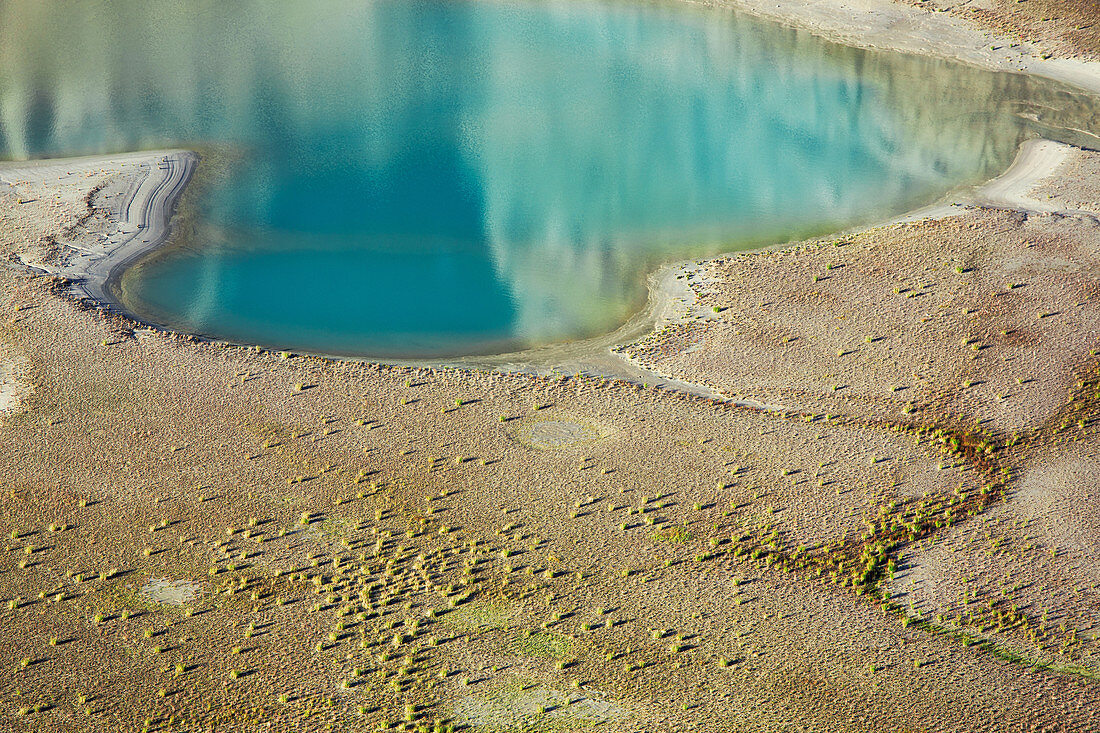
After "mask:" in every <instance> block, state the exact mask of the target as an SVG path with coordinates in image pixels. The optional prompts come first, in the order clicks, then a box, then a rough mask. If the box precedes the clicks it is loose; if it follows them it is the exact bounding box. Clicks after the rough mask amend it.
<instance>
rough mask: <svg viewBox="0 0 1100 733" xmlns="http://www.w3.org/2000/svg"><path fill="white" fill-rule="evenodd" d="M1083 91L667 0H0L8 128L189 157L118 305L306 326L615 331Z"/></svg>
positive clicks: (43, 149)
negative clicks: (198, 162)
mask: <svg viewBox="0 0 1100 733" xmlns="http://www.w3.org/2000/svg"><path fill="white" fill-rule="evenodd" d="M1082 99H1083V98H1082V97H1078V96H1076V95H1075V94H1074V93H1072V92H1071V91H1070V90H1068V89H1067V88H1064V87H1061V86H1059V85H1056V84H1054V83H1051V82H1040V81H1035V80H1033V79H1029V78H1026V77H1022V76H1014V75H1006V74H993V73H987V72H982V71H977V70H974V69H969V68H965V67H962V66H959V65H955V64H950V63H947V62H944V61H939V60H934V59H928V58H912V57H905V56H900V55H894V54H884V53H871V52H866V51H860V50H855V49H850V48H846V47H843V46H838V45H834V44H830V43H826V42H824V41H821V40H819V39H817V38H815V37H812V36H810V35H808V34H805V33H802V32H798V31H795V30H791V29H788V28H783V27H780V26H778V25H774V24H769V23H763V22H759V21H756V20H752V19H749V18H746V17H744V16H742V15H738V14H735V13H733V12H730V11H727V10H721V9H714V8H702V7H696V6H692V5H683V4H680V3H675V2H656V3H646V2H640V1H639V2H615V1H612V0H585V1H581V0H530V2H501V1H496V0H480V1H477V2H464V1H461V0H446V1H445V0H346V1H345V0H323V1H322V0H295V2H292V3H279V4H275V5H272V4H270V3H267V2H239V3H238V2H234V3H225V2H215V1H214V0H172V1H171V2H166V1H164V0H97V1H92V0H73V1H72V2H64V3H62V2H57V3H54V2H41V0H25V1H24V0H16V1H8V2H0V153H2V154H3V155H4V156H6V157H16V158H21V157H36V156H57V155H71V154H83V153H95V152H113V151H123V150H132V149H143V148H155V147H168V146H173V147H174V146H194V147H196V148H198V149H199V150H201V151H202V152H203V153H204V155H205V157H206V159H205V162H204V164H203V165H202V166H201V169H200V170H201V172H200V177H199V179H198V180H197V181H196V183H195V184H194V186H193V189H192V192H193V195H192V196H191V200H190V201H189V202H188V209H187V212H186V214H187V216H186V217H185V226H183V227H181V232H180V235H179V237H178V241H177V242H176V243H175V244H174V245H173V246H170V247H168V248H165V249H164V250H161V251H160V252H157V253H155V254H153V255H152V256H150V257H148V258H146V259H145V260H144V261H142V262H140V263H139V264H138V265H136V266H135V267H133V268H131V269H130V270H129V271H127V272H126V274H125V275H124V276H123V277H122V278H121V280H120V282H119V285H118V297H119V299H120V300H121V302H122V303H123V304H124V305H125V306H126V307H127V308H128V309H130V310H131V311H133V312H134V313H136V314H138V315H139V316H141V317H143V318H146V319H148V320H150V321H153V322H156V323H161V324H165V325H169V326H172V327H175V328H179V329H182V330H186V331H191V332H196V333H200V334H206V335H212V336H217V337H222V338H229V339H234V340H239V341H245V342H250V343H259V344H263V345H266V346H272V347H279V348H292V349H299V350H312V351H319V352H325V353H337V354H355V355H369V356H378V357H398V356H400V357H417V356H419V357H426V356H456V355H462V354H475V353H489V352H500V351H505V350H513V349H519V348H524V347H529V346H535V345H540V344H546V343H552V342H560V341H564V340H571V339H578V338H583V337H588V336H592V335H596V334H600V333H607V332H609V331H611V330H613V329H615V328H616V327H617V326H619V325H620V324H621V323H623V322H624V321H625V320H626V319H627V318H628V317H629V316H630V315H631V314H632V313H634V312H636V311H637V310H638V309H639V308H640V307H641V306H642V305H643V304H644V300H645V295H646V289H645V278H646V275H647V273H649V272H652V271H653V269H655V268H656V267H657V266H659V265H660V264H661V263H662V262H667V261H671V260H680V259H685V258H689V257H699V256H704V255H708V254H716V253H719V252H723V251H730V250H734V249H738V248H744V247H748V246H753V245H758V244H761V243H765V242H771V241H781V240H785V239H788V238H791V237H798V236H802V235H805V234H808V233H819V232H826V231H830V230H836V229H838V228H842V227H844V226H847V225H851V224H854V223H858V222H864V221H869V220H874V219H877V218H880V217H883V216H886V215H888V214H891V213H897V212H901V211H903V210H905V209H907V208H910V207H913V206H915V205H917V204H919V203H923V202H927V201H930V200H932V199H934V198H936V197H938V196H940V195H942V194H943V193H944V192H946V191H948V190H949V189H951V188H954V187H956V186H959V185H961V184H965V183H972V182H976V181H978V180H981V179H983V178H988V177H990V176H992V175H995V174H997V173H999V172H1000V171H1001V170H1002V169H1003V168H1005V167H1006V166H1007V165H1008V163H1009V162H1010V160H1011V158H1012V156H1013V155H1014V153H1015V149H1016V147H1017V145H1018V144H1019V143H1020V142H1021V141H1022V140H1023V139H1025V138H1026V137H1029V136H1034V135H1035V134H1036V132H1037V131H1038V132H1044V133H1045V134H1047V135H1052V134H1053V135H1054V136H1057V135H1058V129H1059V128H1061V127H1074V126H1078V127H1080V126H1081V125H1082V124H1084V123H1082V122H1081V120H1080V119H1079V118H1080V117H1081V116H1082V115H1084V114H1085V113H1084V112H1082V110H1087V109H1089V106H1088V104H1086V103H1085V102H1083V101H1082Z"/></svg>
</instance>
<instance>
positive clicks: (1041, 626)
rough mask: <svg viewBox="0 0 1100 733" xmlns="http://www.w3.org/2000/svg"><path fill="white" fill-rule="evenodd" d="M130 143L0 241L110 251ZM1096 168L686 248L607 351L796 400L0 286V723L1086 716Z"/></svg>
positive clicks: (62, 258) (975, 726)
mask: <svg viewBox="0 0 1100 733" xmlns="http://www.w3.org/2000/svg"><path fill="white" fill-rule="evenodd" d="M135 160H137V159H123V160H118V161H102V160H95V161H92V160H88V161H83V162H82V163H74V162H64V163H59V164H54V165H59V166H61V167H62V168H65V170H57V171H52V170H51V172H50V174H49V175H45V174H43V173H42V171H41V170H39V171H37V172H35V173H34V175H30V174H29V173H28V172H27V169H26V167H23V168H22V172H20V171H17V170H16V169H14V168H13V167H7V168H4V169H2V170H0V179H2V180H4V181H9V182H11V181H14V180H17V179H18V180H20V181H23V182H22V183H20V184H19V185H17V186H14V187H13V186H10V185H5V184H0V243H2V244H3V252H4V253H5V256H8V255H10V258H9V259H13V260H16V261H17V263H35V264H37V265H40V266H44V267H47V268H51V267H52V268H57V269H59V270H60V269H62V268H63V267H64V265H65V263H66V262H67V261H71V259H70V258H71V257H72V256H73V247H74V246H76V247H79V246H82V243H85V242H87V241H89V237H90V238H91V240H90V241H100V240H101V239H102V237H101V236H97V235H106V234H110V233H111V231H112V226H113V218H112V216H111V214H110V211H111V202H112V200H113V199H115V198H118V197H119V195H120V193H121V192H124V191H125V190H126V188H127V185H126V182H127V181H128V180H129V178H128V177H127V176H128V173H127V171H126V170H124V168H125V167H126V166H131V167H132V166H133V165H134V163H135ZM1098 167H1100V156H1098V155H1096V154H1086V153H1082V152H1079V151H1070V152H1069V153H1068V154H1067V155H1066V156H1065V158H1064V159H1063V161H1062V163H1061V165H1060V167H1059V169H1058V170H1057V171H1056V173H1057V175H1056V176H1055V177H1054V178H1051V179H1049V180H1045V181H1033V182H1031V183H1029V184H1028V185H1029V186H1031V185H1032V184H1035V185H1037V188H1034V189H1033V190H1028V191H1026V192H1024V194H1023V200H1024V202H1025V203H1027V202H1028V201H1030V202H1036V201H1037V202H1040V203H1042V202H1046V204H1047V205H1045V206H1042V207H1039V206H1034V207H1031V208H1035V209H1036V211H1031V212H1028V211H1009V210H1001V209H996V208H988V207H974V208H970V209H960V210H958V211H957V212H956V213H955V215H953V216H951V217H949V218H946V219H943V220H939V221H924V222H916V223H903V224H897V225H892V226H888V227H884V228H879V229H875V230H872V231H869V232H865V233H861V234H855V235H851V236H845V237H843V238H839V239H836V240H832V239H830V240H827V241H819V242H807V243H803V244H801V245H798V246H795V247H792V248H790V249H787V250H784V251H772V252H765V253H757V254H751V255H742V256H737V257H728V258H722V259H718V260H715V261H712V262H707V263H701V264H698V265H696V266H693V267H691V268H689V269H687V270H686V271H685V272H684V273H683V274H684V279H685V281H686V284H688V285H689V286H690V288H691V292H692V293H694V294H695V297H697V301H696V302H695V303H694V305H693V308H692V313H693V314H694V317H693V318H691V319H688V320H681V321H676V322H670V323H668V324H667V326H666V327H664V328H662V329H661V330H660V331H659V332H657V333H655V334H654V335H653V336H652V337H649V338H647V339H645V340H643V341H641V342H639V343H638V344H635V345H632V346H630V347H627V348H626V349H625V350H624V351H625V352H626V354H628V355H629V356H630V357H631V358H632V359H634V360H637V361H638V362H640V363H642V364H643V365H644V366H647V367H652V368H654V369H656V370H658V371H661V372H665V373H668V374H671V375H674V376H677V377H679V378H681V379H683V380H686V381H691V382H698V383H702V384H706V385H709V386H712V387H714V388H716V389H717V390H719V391H720V392H723V393H726V394H728V395H737V396H742V397H747V398H751V399H753V400H756V401H759V402H767V403H773V404H777V405H779V406H781V407H783V408H786V409H785V410H782V411H761V410H754V409H748V408H744V407H737V406H735V405H733V404H730V403H723V402H721V401H718V400H707V399H702V398H698V397H691V396H687V395H684V394H677V393H674V392H671V391H666V390H658V389H652V388H646V387H642V386H640V385H633V384H627V383H624V382H617V381H613V380H601V379H593V378H564V377H563V378H545V377H542V378H540V377H532V376H526V375H520V374H501V373H493V372H478V371H459V370H447V369H414V368H399V367H380V366H375V365H366V364H356V363H344V362H334V361H325V360H320V359H314V358H309V357H301V356H290V357H288V358H283V356H282V355H279V354H272V353H266V352H261V351H257V350H254V349H249V348H245V347H231V346H230V347H227V346H220V345H217V344H207V343H199V342H196V341H194V340H192V339H190V338H187V337H182V336H173V335H171V334H164V333H159V332H155V331H152V330H150V329H146V328H143V327H141V326H140V325H139V324H134V323H131V322H127V321H125V320H123V319H121V318H118V317H115V316H111V315H108V314H106V313H103V312H101V311H99V310H95V309H90V308H86V307H84V306H81V305H80V304H77V303H75V302H73V301H72V300H70V299H69V298H67V297H66V296H65V295H64V292H66V291H67V288H66V287H65V284H64V283H62V282H59V281H58V280H56V279H54V278H50V277H44V276H40V277H30V276H28V275H27V274H25V273H24V272H21V271H16V270H14V269H13V270H4V269H0V365H2V366H0V378H2V381H3V383H4V384H5V385H16V384H17V385H18V386H17V387H14V388H13V387H5V390H6V392H5V393H11V392H14V391H15V390H18V394H19V400H18V403H17V404H16V403H15V402H11V401H10V400H9V405H8V407H7V408H6V409H5V410H4V412H3V414H2V417H0V444H2V445H4V447H5V449H4V450H3V451H0V490H2V491H3V492H4V498H3V501H2V502H0V512H2V514H0V530H2V535H0V536H3V537H4V544H3V550H4V552H2V553H0V601H2V604H3V605H2V606H0V614H2V615H3V622H4V623H3V625H2V626H0V660H7V661H3V662H2V663H6V664H8V665H9V666H8V668H7V671H6V672H5V673H4V674H3V675H0V728H3V729H10V730H92V731H94V730H103V731H108V730H110V731H113V730H140V729H148V730H253V729H272V730H323V729H333V730H348V729H364V730H375V729H391V730H392V729H404V730H448V729H451V728H456V729H457V728H462V727H470V728H473V729H481V730H578V729H587V728H590V727H595V728H596V729H598V730H612V731H638V730H653V731H666V730H705V731H781V730H782V731H786V730H791V731H796V730H808V731H897V732H899V733H900V732H902V731H941V730H942V731H959V730H966V731H982V730H990V731H994V730H996V731H1001V730H1003V731H1017V730H1081V731H1085V730H1096V729H1097V728H1100V685H1098V684H1097V682H1096V677H1097V675H1098V674H1100V646H1098V640H1097V633H1098V628H1097V625H1098V624H1100V617H1098V615H1097V609H1098V599H1097V584H1098V582H1100V577H1098V567H1100V566H1098V564H1097V560H1098V559H1100V558H1098V555H1097V546H1098V544H1097V533H1098V531H1100V516H1098V514H1097V512H1098V511H1100V510H1098V509H1097V502H1096V498H1097V497H1096V489H1095V486H1096V483H1097V481H1096V478H1097V473H1098V471H1100V460H1098V458H1097V448H1098V445H1097V443H1098V441H1100V437H1098V436H1097V433H1096V428H1097V426H1098V425H1100V381H1098V374H1097V368H1096V363H1095V361H1094V358H1093V355H1092V353H1091V352H1092V351H1093V350H1094V349H1095V348H1097V346H1096V344H1097V333H1096V330H1097V328H1098V327H1100V326H1098V323H1100V319H1098V317H1097V316H1098V314H1097V312H1096V308H1097V307H1098V306H1097V292H1096V282H1097V275H1098V272H1097V268H1098V265H1100V263H1098V262H1097V255H1096V252H1097V245H1098V244H1100V242H1098V238H1100V227H1098V226H1097V222H1096V220H1095V217H1094V215H1093V214H1092V213H1091V212H1095V211H1097V209H1098V208H1100V207H1098V206H1097V202H1098V201H1100V190H1098V187H1097V184H1096V183H1095V181H1096V180H1097V173H1098V172H1100V171H1098ZM55 173H56V177H55ZM1024 180H1026V177H1025V179H1024ZM1016 193H1019V192H1016ZM1025 208H1028V207H1025ZM1040 208H1042V209H1054V210H1055V211H1053V212H1051V211H1042V212H1041V211H1038V209H1040ZM66 243H68V244H66Z"/></svg>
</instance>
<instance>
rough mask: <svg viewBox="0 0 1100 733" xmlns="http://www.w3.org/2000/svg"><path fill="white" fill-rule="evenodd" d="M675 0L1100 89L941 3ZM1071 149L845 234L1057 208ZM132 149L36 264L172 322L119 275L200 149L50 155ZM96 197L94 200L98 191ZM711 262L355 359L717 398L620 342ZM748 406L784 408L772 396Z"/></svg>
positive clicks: (1026, 161) (1093, 68)
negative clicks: (577, 311)
mask: <svg viewBox="0 0 1100 733" xmlns="http://www.w3.org/2000/svg"><path fill="white" fill-rule="evenodd" d="M676 1H677V2H685V3H694V4H706V5H717V6H721V7H727V8H730V9H732V10H735V11H737V12H744V13H747V14H750V15H754V16H757V17H761V18H765V19H767V20H771V21H773V22H780V23H783V24H786V25H791V26H795V27H798V28H801V29H803V30H805V31H807V32H810V33H813V34H815V35H819V36H822V37H824V38H827V39H828V40H831V41H834V42H839V43H843V44H846V45H850V46H858V47H863V48H873V49H880V50H889V51H895V52H902V53H919V54H923V55H930V56H936V57H941V58H947V59H951V60H955V61H959V62H962V63H966V64H970V65H976V66H980V67H984V68H988V69H993V70H998V71H1011V72H1017V73H1028V74H1036V75H1040V76H1044V77H1047V78H1051V79H1055V80H1057V81H1062V82H1067V83H1071V84H1074V85H1076V86H1079V87H1081V88H1083V89H1085V90H1088V91H1092V92H1100V63H1095V62H1083V61H1076V60H1072V59H1057V58H1054V59H1043V58H1040V57H1039V56H1036V55H1034V54H1032V53H1031V52H1030V50H1029V47H1027V46H1026V45H1021V44H1016V43H1012V42H1009V41H1007V40H1004V39H1000V43H1001V46H997V44H996V43H992V44H991V39H992V40H994V41H997V40H998V39H999V37H998V36H996V34H994V33H993V32H991V31H987V30H984V29H982V28H980V27H979V26H977V25H975V24H973V23H970V22H967V21H963V20H961V19H958V18H954V17H951V16H948V15H946V14H943V13H933V12H929V11H926V10H921V9H918V8H914V7H911V6H907V5H901V4H899V3H897V2H894V1H893V0H846V1H845V2H841V0H782V2H780V3H774V2H768V3H764V2H761V0H676ZM1074 149H1075V148H1072V147H1071V146H1068V145H1065V144H1062V143H1056V142H1052V141H1048V140H1042V139H1038V140H1031V141H1028V142H1026V143H1024V145H1023V146H1021V148H1020V151H1019V152H1018V154H1017V157H1016V159H1015V160H1014V162H1013V163H1012V165H1011V166H1010V168H1009V169H1008V170H1007V171H1006V172H1005V173H1003V174H1002V175H1000V176H998V177H996V178H994V179H992V180H991V181H989V182H987V183H985V184H983V185H980V186H977V187H974V188H969V189H964V190H959V191H956V192H953V193H952V194H949V196H948V197H946V198H944V199H942V200H941V201H939V202H936V203H933V204H931V205H930V206H926V207H923V208H920V209H917V210H916V211H913V212H909V213H907V214H905V215H903V216H901V217H898V218H895V219H893V220H888V221H882V222H877V223H872V224H870V225H865V226H859V227H857V228H855V229H853V230H851V231H849V232H838V233H837V234H846V233H854V232H856V231H868V230H872V229H876V228H878V227H881V226H887V225H891V224H899V223H906V222H915V221H920V220H924V219H939V218H944V217H948V216H953V215H957V214H961V213H963V212H964V211H966V210H967V209H969V208H997V209H1008V210H1016V211H1021V212H1024V213H1059V212H1057V211H1054V210H1052V209H1051V208H1050V207H1049V205H1047V204H1045V203H1044V202H1040V201H1038V200H1036V199H1031V198H1029V197H1028V196H1027V193H1028V191H1029V190H1030V189H1031V188H1032V187H1033V186H1034V185H1036V184H1037V183H1038V182H1039V181H1040V180H1042V179H1044V178H1048V177H1050V176H1052V175H1055V174H1056V172H1057V170H1058V168H1059V167H1060V166H1061V165H1062V163H1063V162H1064V161H1065V160H1066V159H1067V157H1069V154H1070V151H1072V150H1074ZM124 160H125V161H127V162H129V163H131V164H132V163H134V162H135V161H137V170H136V171H134V172H132V173H131V174H130V175H133V176H134V178H133V180H132V182H131V184H130V187H129V190H128V191H127V193H126V196H125V198H124V201H123V203H122V204H120V205H118V206H117V207H112V208H114V212H113V213H114V215H115V216H116V217H117V222H118V228H117V231H116V232H114V233H112V234H111V235H109V236H107V237H106V239H105V240H104V241H102V242H89V241H86V239H85V240H82V241H81V242H80V243H79V244H80V246H76V247H73V249H76V250H79V252H80V254H77V255H76V256H74V257H71V258H70V259H69V261H68V262H67V263H66V264H65V265H64V266H63V267H58V268H54V267H35V266H30V269H32V270H35V271H38V272H47V273H50V274H55V275H59V276H61V277H64V278H66V279H68V280H70V281H71V282H72V288H71V292H72V294H73V295H74V296H76V297H78V298H86V299H89V300H91V301H94V302H95V303H96V304H98V305H99V306H101V307H104V308H106V309H107V310H110V311H112V312H115V313H118V314H120V315H123V316H125V317H127V318H129V319H131V320H135V321H138V322H143V323H147V324H148V325H152V326H155V327H158V328H164V327H163V326H162V325H161V324H156V323H151V322H148V321H144V320H143V319H141V318H139V317H138V316H137V315H136V314H133V313H131V312H129V311H128V310H127V309H126V308H125V306H124V305H122V304H121V303H119V302H118V300H117V298H116V297H115V296H114V293H113V292H112V286H113V285H114V284H115V283H116V282H117V279H118V277H119V276H120V274H121V273H122V271H123V270H125V268H126V267H127V266H129V265H130V264H132V263H133V262H134V261H135V260H136V259H138V258H140V257H142V256H144V255H145V254H147V253H148V252H150V251H152V250H153V249H156V248H158V247H161V246H164V245H165V244H167V243H168V242H169V240H170V236H171V233H172V218H173V215H174V213H175V208H176V206H177V204H178V201H179V197H180V195H181V194H182V192H183V190H184V188H185V187H186V185H187V183H188V182H189V181H190V179H191V176H192V175H193V173H194V171H195V167H196V165H197V163H198V161H199V156H198V155H197V154H195V153H194V152H191V151H185V150H170V151H156V152H149V153H134V154H128V155H123V156H101V157H96V158H72V159H54V160H50V161H41V163H42V164H54V165H57V166H69V167H72V166H77V165H81V164H83V165H89V166H90V165H96V166H104V165H111V164H115V163H118V162H119V161H124ZM12 165H15V166H18V165H24V166H33V165H35V164H34V163H29V164H12ZM6 167H7V164H0V179H2V178H3V176H4V173H5V168H6ZM88 203H89V206H93V202H92V201H91V200H90V199H89V202H88ZM790 244H792V243H790V242H778V243H776V244H774V245H771V246H770V247H766V248H763V249H782V248H785V247H787V246H789V245H790ZM707 259H710V258H707ZM705 261H706V260H699V261H688V262H679V263H671V264H669V265H666V266H665V267H663V268H661V269H660V270H658V271H657V272H655V273H653V274H652V275H651V276H650V278H649V297H648V301H647V305H646V307H645V308H644V309H643V310H642V311H641V312H639V313H638V314H637V315H635V316H634V317H633V318H631V319H630V320H629V321H628V322H627V323H626V324H624V325H623V326H622V327H620V328H619V329H617V330H616V331H614V332H612V333H610V334H605V335H604V336H600V337H596V338H592V339H586V340H583V341H578V342H572V343H566V344H559V345H553V346H547V347H540V348H534V349H529V350H524V351H520V352H512V353H506V354H499V355H492V356H470V357H454V358H446V359H409V360H401V359H378V358H371V357H366V356H365V357H357V358H355V360H356V361H368V362H374V363H385V364H394V365H402V366H421V367H428V368H446V367H452V368H460V369H482V368H489V369H499V370H503V371H512V372H523V373H530V374H554V373H587V374H592V375H598V376H606V377H616V378H625V379H627V380H629V381H635V382H646V383H649V384H653V385H655V386H659V387H667V388H671V389H676V390H679V391H686V392H690V393H693V394H697V395H700V396H706V397H711V398H713V397H716V396H718V395H717V394H716V393H715V392H714V390H712V389H710V388H708V387H705V386H703V385H697V384H690V383H686V382H682V381H680V380H675V379H673V378H671V377H669V376H667V375H662V374H659V373H657V372H654V371H652V370H650V369H648V368H646V367H644V366H643V365H641V364H638V363H635V362H633V361H632V360H630V359H629V358H627V357H626V356H625V355H623V354H621V353H617V349H616V347H618V346H623V345H626V344H628V343H630V342H631V341H633V340H635V339H638V338H640V337H642V336H644V335H646V334H647V333H649V332H650V331H651V330H653V329H654V328H660V327H662V326H663V325H666V324H669V323H674V322H677V321H683V320H688V319H696V320H698V319H705V318H707V317H708V315H707V314H706V313H701V312H699V311H698V309H697V308H695V307H694V301H695V292H694V291H693V289H692V287H691V284H690V277H691V274H692V273H693V272H695V271H697V270H698V269H699V268H700V264H701V263H702V262H705ZM165 330H168V331H171V330H172V329H169V328H166V329H165ZM196 336H197V337H198V338H204V339H208V340H211V341H215V342H225V340H224V339H217V338H209V337H206V336H203V335H201V334H199V335H196ZM274 348H277V347H274ZM317 355H318V356H323V357H327V358H333V359H345V358H347V357H341V356H339V355H331V354H317ZM750 406H756V407H760V408H763V409H782V408H777V407H775V406H770V405H769V406H764V405H750Z"/></svg>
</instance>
